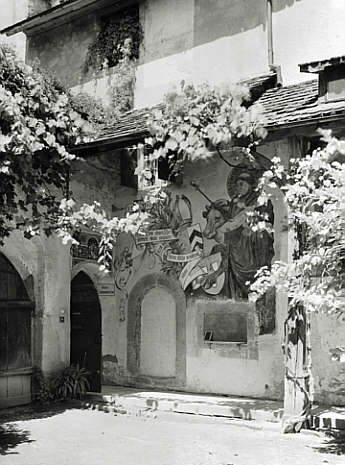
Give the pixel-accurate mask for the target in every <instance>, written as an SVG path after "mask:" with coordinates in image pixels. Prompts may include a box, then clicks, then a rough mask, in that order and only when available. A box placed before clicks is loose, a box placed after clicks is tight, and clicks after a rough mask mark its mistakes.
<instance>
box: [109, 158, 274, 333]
mask: <svg viewBox="0 0 345 465" xmlns="http://www.w3.org/2000/svg"><path fill="white" fill-rule="evenodd" d="M259 175H260V171H258V170H255V169H252V168H250V167H249V166H246V165H238V166H236V167H234V168H232V170H231V171H230V173H229V174H228V177H227V180H226V192H227V194H228V198H215V199H211V198H210V197H209V195H208V192H207V183H206V182H205V185H203V184H202V181H201V182H200V183H199V184H198V183H196V182H192V183H191V184H192V186H193V187H194V189H195V191H196V192H195V193H197V195H198V196H200V201H201V205H203V207H202V211H200V202H199V211H193V210H195V207H194V208H193V205H192V202H191V200H190V198H189V197H188V196H186V195H184V194H176V193H173V192H169V191H168V192H162V193H161V196H160V197H159V198H158V199H157V198H155V199H151V200H154V201H153V202H152V201H145V200H138V207H139V208H141V209H142V210H143V211H147V212H148V213H149V214H150V218H151V220H150V224H149V227H148V228H146V229H145V231H139V232H138V234H137V235H136V236H135V237H134V236H129V235H126V237H123V238H122V240H121V241H119V242H120V243H121V246H120V247H117V248H116V251H115V258H114V272H115V281H116V286H117V289H118V290H119V291H120V292H121V294H122V295H123V301H124V302H125V300H126V298H127V290H128V283H129V282H130V280H131V279H133V278H134V276H135V275H136V274H137V273H138V272H140V270H141V272H143V270H146V272H150V271H152V272H153V271H154V272H157V271H159V272H162V273H166V274H168V275H170V276H172V277H174V278H175V279H177V280H179V282H180V285H181V287H182V289H183V290H184V291H185V293H186V294H187V295H191V294H192V295H204V296H207V295H208V296H224V297H227V298H230V299H234V300H246V299H248V292H249V286H250V283H251V282H252V281H253V279H254V275H255V273H256V271H257V270H258V269H259V268H260V267H262V266H265V265H267V266H269V265H270V264H271V260H272V258H273V255H274V249H273V235H272V234H270V233H269V232H268V231H266V230H264V231H253V230H252V229H251V228H250V226H249V224H248V216H247V213H248V212H250V211H254V209H257V208H258V207H257V204H256V201H257V195H258V194H257V192H256V190H255V189H256V186H257V182H258V178H259ZM202 200H205V203H204V204H203V203H202ZM265 213H266V217H267V219H268V221H269V222H270V223H272V224H273V220H274V218H273V208H272V206H271V205H270V206H269V207H268V208H267V209H266V211H265ZM195 217H196V218H199V219H200V218H201V220H199V221H198V222H195V221H194V218H195ZM265 299H266V300H264V301H262V302H261V303H260V302H259V303H258V305H259V306H261V307H262V312H263V313H265V312H266V313H267V315H266V317H265V318H266V319H267V316H268V317H269V315H271V314H272V307H274V305H275V303H274V299H273V301H272V296H266V298H265ZM263 318H264V316H263ZM266 326H267V325H266ZM271 326H272V323H271Z"/></svg>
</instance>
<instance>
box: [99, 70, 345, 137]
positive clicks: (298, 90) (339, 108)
mask: <svg viewBox="0 0 345 465" xmlns="http://www.w3.org/2000/svg"><path fill="white" fill-rule="evenodd" d="M269 77H270V78H271V76H270V75H269ZM266 78H267V76H266ZM242 82H244V81H242ZM245 82H246V83H247V84H248V85H249V88H250V89H252V91H253V89H254V92H255V89H256V91H257V89H258V82H259V86H260V85H261V86H265V85H267V80H266V79H265V78H264V77H263V76H261V77H259V78H255V79H252V80H249V81H245ZM262 89H263V90H262V92H261V96H260V97H259V98H258V99H257V100H256V102H255V103H254V105H258V106H260V109H261V112H262V117H263V123H264V126H265V127H266V128H267V129H268V131H270V130H274V129H284V128H288V127H292V126H294V127H296V126H299V125H303V124H313V123H315V124H316V123H318V124H321V123H322V122H326V121H329V120H330V119H334V118H345V100H340V101H335V102H320V101H318V81H317V80H313V81H306V82H302V83H299V84H295V85H290V86H286V87H273V88H269V89H267V90H265V89H264V87H262ZM160 106H161V105H156V106H155V107H151V108H141V109H137V110H132V111H130V112H128V113H126V114H124V115H122V116H121V118H120V120H119V121H118V123H117V124H116V125H115V126H111V127H105V128H103V130H102V131H101V133H100V135H99V137H98V138H97V139H96V140H95V141H94V142H93V143H92V145H98V144H107V143H114V144H116V143H120V142H122V141H129V140H135V139H140V138H143V137H144V136H146V135H147V134H148V117H149V115H150V112H152V110H154V109H155V108H157V109H158V108H160Z"/></svg>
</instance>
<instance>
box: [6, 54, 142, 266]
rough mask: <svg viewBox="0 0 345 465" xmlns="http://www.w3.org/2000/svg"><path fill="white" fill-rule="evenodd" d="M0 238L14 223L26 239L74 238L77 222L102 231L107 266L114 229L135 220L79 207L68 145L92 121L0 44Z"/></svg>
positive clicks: (82, 136) (83, 136)
mask: <svg viewBox="0 0 345 465" xmlns="http://www.w3.org/2000/svg"><path fill="white" fill-rule="evenodd" d="M0 83H1V84H0V185H1V187H0V243H3V241H4V239H5V238H6V237H7V236H8V235H9V234H10V232H11V231H13V230H15V229H19V230H22V231H23V233H24V236H25V237H26V238H28V239H30V238H31V237H33V236H35V235H38V234H40V233H41V232H42V231H43V232H45V233H46V234H48V235H49V234H51V233H52V232H53V231H55V232H57V234H58V235H59V236H61V237H62V239H63V241H64V242H68V241H72V242H75V240H74V239H73V231H75V230H76V229H78V228H80V227H81V226H84V227H89V228H91V229H93V230H97V231H99V232H100V233H101V235H102V240H101V257H100V261H101V262H102V263H103V267H106V265H107V263H108V261H109V260H108V258H109V255H110V253H111V252H110V250H111V247H112V243H113V242H114V241H115V240H116V237H117V234H118V232H119V231H122V230H126V228H129V229H130V228H132V230H133V231H134V230H135V228H136V227H139V226H138V225H139V222H140V218H141V217H142V216H141V215H140V214H139V213H135V212H130V213H129V214H128V215H127V217H126V218H123V219H118V218H110V219H109V218H107V216H106V214H105V212H104V209H102V208H101V206H100V205H99V204H97V203H94V204H92V205H82V206H81V207H79V206H77V205H78V204H77V202H76V201H75V200H74V199H73V193H72V192H71V190H70V185H69V173H70V167H71V163H73V161H74V160H75V158H76V157H75V156H74V155H73V154H72V153H71V152H70V150H69V149H70V148H72V147H73V146H74V145H76V144H78V143H80V142H83V141H87V140H89V138H90V137H91V136H92V127H91V126H90V124H89V123H88V122H87V121H86V120H85V119H83V118H82V117H81V115H80V113H78V112H77V111H75V109H74V107H75V104H74V102H73V100H71V99H70V96H69V95H68V94H66V93H65V92H64V89H63V88H62V87H61V86H60V85H59V84H58V83H57V82H56V81H55V80H54V79H51V78H50V77H49V76H48V75H46V74H44V73H41V72H39V71H38V70H37V69H33V68H31V67H29V66H26V65H24V64H23V63H22V62H21V61H19V60H18V59H17V58H16V56H15V54H14V52H13V51H12V50H11V49H10V48H8V47H7V46H4V45H3V46H1V48H0Z"/></svg>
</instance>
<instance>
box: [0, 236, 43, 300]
mask: <svg viewBox="0 0 345 465" xmlns="http://www.w3.org/2000/svg"><path fill="white" fill-rule="evenodd" d="M24 241H25V242H27V244H24ZM26 245H28V246H29V250H28V247H25V246H26ZM30 249H31V250H30ZM37 249H39V241H38V240H35V239H32V240H31V241H29V240H26V239H24V238H23V236H22V235H21V233H19V232H18V231H14V232H13V233H12V234H11V236H10V237H9V238H7V239H6V241H5V244H4V245H3V247H1V250H0V251H1V253H2V254H3V255H5V257H6V258H7V259H8V260H9V261H10V263H11V264H12V265H13V267H14V268H15V270H16V271H17V273H18V274H19V276H20V277H21V279H22V281H23V283H24V286H25V289H26V291H27V293H28V296H29V298H30V300H31V301H32V302H36V301H37V299H36V298H35V295H36V293H37V292H38V289H37V288H36V287H35V286H37V284H38V283H37V282H36V279H35V278H36V276H37V272H38V270H37V266H38V263H37V262H36V261H37V257H38V254H39V252H40V250H37ZM26 254H27V255H28V257H27V260H26V256H25V255H26ZM29 264H30V265H31V267H30V266H29Z"/></svg>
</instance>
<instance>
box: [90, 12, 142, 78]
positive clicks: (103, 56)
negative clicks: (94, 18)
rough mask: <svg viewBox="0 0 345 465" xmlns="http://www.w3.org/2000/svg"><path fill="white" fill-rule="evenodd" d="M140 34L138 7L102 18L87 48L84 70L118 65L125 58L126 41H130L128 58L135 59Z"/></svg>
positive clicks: (97, 69) (96, 69)
mask: <svg viewBox="0 0 345 465" xmlns="http://www.w3.org/2000/svg"><path fill="white" fill-rule="evenodd" d="M142 35H143V33H142V28H141V25H140V21H139V11H138V8H134V9H130V10H124V11H123V12H120V13H116V14H115V15H113V16H111V17H107V18H104V19H102V22H101V27H100V31H99V33H98V35H97V37H96V39H95V41H94V42H93V43H91V44H90V45H89V48H88V52H87V56H86V60H85V72H88V71H90V70H91V69H93V70H95V71H100V70H102V69H104V68H105V67H113V66H116V65H118V64H119V63H120V62H121V60H123V59H124V58H125V52H124V50H123V48H124V45H125V42H126V41H127V42H128V41H129V42H130V50H129V58H130V59H131V60H135V59H137V58H138V57H139V48H140V43H141V41H142Z"/></svg>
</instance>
